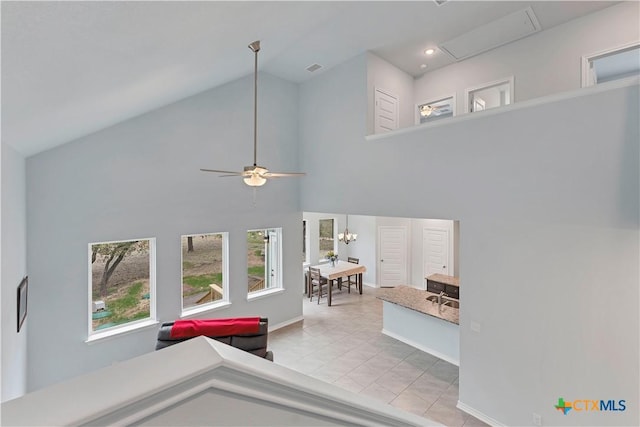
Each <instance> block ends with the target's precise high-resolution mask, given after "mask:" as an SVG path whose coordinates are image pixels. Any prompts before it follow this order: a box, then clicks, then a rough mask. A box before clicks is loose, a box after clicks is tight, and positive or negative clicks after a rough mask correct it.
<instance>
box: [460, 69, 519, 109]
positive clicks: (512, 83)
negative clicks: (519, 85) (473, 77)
mask: <svg viewBox="0 0 640 427" xmlns="http://www.w3.org/2000/svg"><path fill="white" fill-rule="evenodd" d="M504 84H508V85H509V102H507V103H506V104H505V105H501V106H500V107H506V106H508V105H512V104H514V103H515V102H516V93H515V77H514V76H509V77H504V78H502V79H498V80H494V81H492V82H487V83H482V84H479V85H475V86H471V87H468V88H466V89H465V91H464V101H465V102H464V112H465V114H468V113H473V111H471V96H472V94H473V93H475V92H479V91H481V90H485V89H491V88H493V87H496V86H502V85H504ZM500 107H491V108H488V110H492V109H493V108H500ZM482 111H486V110H482Z"/></svg>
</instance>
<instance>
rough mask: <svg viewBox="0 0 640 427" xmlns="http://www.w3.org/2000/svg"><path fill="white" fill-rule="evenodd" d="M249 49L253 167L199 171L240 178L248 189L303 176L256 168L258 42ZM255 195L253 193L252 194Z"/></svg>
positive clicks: (296, 173) (300, 173)
mask: <svg viewBox="0 0 640 427" xmlns="http://www.w3.org/2000/svg"><path fill="white" fill-rule="evenodd" d="M249 49H251V51H252V52H253V53H254V68H253V70H254V73H253V166H245V167H244V171H242V172H234V171H228V170H219V169H200V170H201V171H203V172H214V173H219V174H222V175H220V176H221V177H227V176H241V177H242V178H243V180H244V183H245V184H247V185H248V186H250V187H261V186H263V185H264V184H265V183H266V182H267V179H270V178H282V177H297V176H304V175H305V174H304V173H302V172H269V170H268V169H267V168H264V167H262V166H258V52H259V51H260V40H256V41H254V42H253V43H250V44H249ZM254 195H255V193H254Z"/></svg>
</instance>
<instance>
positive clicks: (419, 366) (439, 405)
mask: <svg viewBox="0 0 640 427" xmlns="http://www.w3.org/2000/svg"><path fill="white" fill-rule="evenodd" d="M376 291H377V289H375V288H369V287H365V289H364V293H363V295H358V294H357V292H356V293H354V292H353V289H352V293H351V294H348V293H347V292H346V290H343V291H342V292H335V293H334V295H333V301H332V302H333V305H332V306H331V307H328V306H327V301H326V298H323V299H322V300H321V302H320V304H319V305H318V304H316V298H315V297H314V299H313V302H309V299H308V298H304V303H303V313H304V321H302V322H298V323H295V324H293V325H289V326H287V327H285V328H281V329H279V330H277V331H274V332H272V333H270V334H269V349H270V350H272V351H273V353H274V359H275V362H276V363H279V364H281V365H283V366H286V367H288V368H291V369H295V370H297V371H299V372H303V373H305V374H308V375H310V376H312V377H315V378H318V379H320V380H322V381H326V382H329V383H333V384H335V385H337V386H340V387H342V388H344V389H346V390H350V391H352V392H354V393H359V394H363V395H366V396H370V397H372V398H374V399H378V400H380V401H382V402H385V403H388V404H390V405H393V406H395V407H398V408H401V409H403V410H405V411H408V412H412V413H414V414H418V415H421V416H423V417H426V418H429V419H432V420H435V421H438V422H440V423H442V424H444V425H447V426H485V425H487V424H484V423H483V422H481V421H480V420H478V419H476V418H474V417H472V416H470V415H468V414H466V413H464V412H462V411H460V410H459V409H457V408H456V403H457V401H458V367H457V366H454V365H452V364H450V363H447V362H445V361H443V360H441V359H438V358H436V357H434V356H432V355H430V354H428V353H425V352H422V351H420V350H417V349H415V348H413V347H411V346H409V345H406V344H404V343H402V342H400V341H397V340H395V339H393V338H389V337H387V336H385V335H383V334H382V333H381V332H380V331H381V330H382V301H380V300H379V299H377V298H375V294H376Z"/></svg>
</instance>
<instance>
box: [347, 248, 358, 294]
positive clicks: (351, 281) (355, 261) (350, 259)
mask: <svg viewBox="0 0 640 427" xmlns="http://www.w3.org/2000/svg"><path fill="white" fill-rule="evenodd" d="M347 262H350V263H352V264H360V258H353V257H347ZM352 278H353V279H352ZM351 284H354V285H355V286H356V289H358V275H357V274H352V275H351V276H347V292H348V293H351Z"/></svg>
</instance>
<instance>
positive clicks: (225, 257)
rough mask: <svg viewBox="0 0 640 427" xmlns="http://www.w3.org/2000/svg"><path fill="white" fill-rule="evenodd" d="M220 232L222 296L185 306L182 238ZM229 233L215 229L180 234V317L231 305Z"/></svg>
mask: <svg viewBox="0 0 640 427" xmlns="http://www.w3.org/2000/svg"><path fill="white" fill-rule="evenodd" d="M215 234H219V235H221V236H222V261H221V262H222V298H221V299H219V300H216V301H212V302H209V303H204V304H199V305H194V306H192V307H187V308H185V306H184V296H183V292H184V288H183V287H184V267H183V265H184V257H183V253H182V239H183V238H186V237H199V236H210V235H215ZM230 305H231V302H230V300H229V233H228V232H226V231H215V232H210V233H196V234H183V235H181V236H180V313H181V314H180V317H181V318H182V317H190V316H193V315H196V314H200V313H203V312H206V311H213V310H218V309H222V308H226V307H229V306H230Z"/></svg>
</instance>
